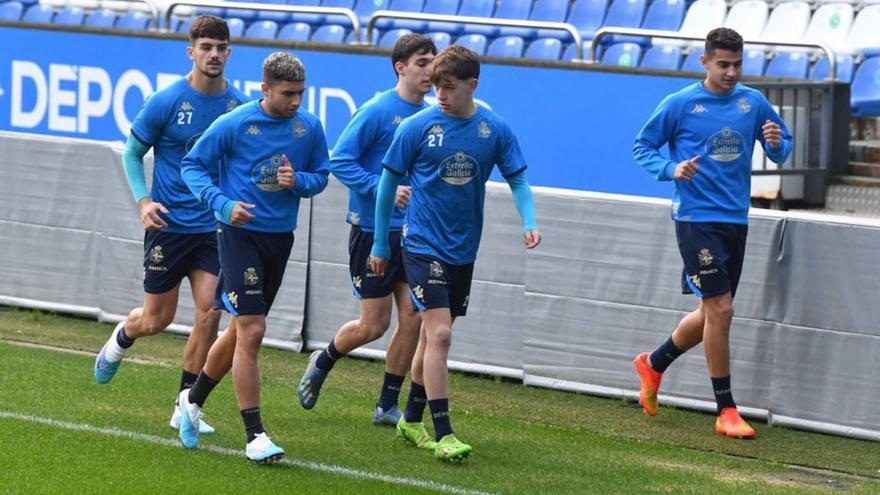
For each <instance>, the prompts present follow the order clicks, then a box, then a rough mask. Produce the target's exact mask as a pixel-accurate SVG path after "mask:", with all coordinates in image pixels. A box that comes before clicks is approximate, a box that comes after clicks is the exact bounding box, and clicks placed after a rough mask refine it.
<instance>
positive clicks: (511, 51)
mask: <svg viewBox="0 0 880 495" xmlns="http://www.w3.org/2000/svg"><path fill="white" fill-rule="evenodd" d="M523 45H524V42H523V39H522V38H520V37H519V36H501V37H500V38H495V40H494V41H492V44H491V45H489V49H488V50H486V55H489V56H491V57H514V58H519V57H522V55H523Z"/></svg>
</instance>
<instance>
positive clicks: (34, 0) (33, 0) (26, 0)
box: [18, 0, 40, 10]
mask: <svg viewBox="0 0 880 495" xmlns="http://www.w3.org/2000/svg"><path fill="white" fill-rule="evenodd" d="M18 3H20V4H21V5H22V6H23V7H24V10H27V9H28V8H30V7H31V5H37V4H38V3H40V0H19V2H18Z"/></svg>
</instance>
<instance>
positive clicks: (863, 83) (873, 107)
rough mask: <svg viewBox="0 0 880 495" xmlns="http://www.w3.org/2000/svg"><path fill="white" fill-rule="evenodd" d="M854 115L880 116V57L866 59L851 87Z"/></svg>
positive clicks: (851, 102)
mask: <svg viewBox="0 0 880 495" xmlns="http://www.w3.org/2000/svg"><path fill="white" fill-rule="evenodd" d="M850 104H851V106H852V116H853V117H880V57H871V58H867V59H865V61H864V62H862V65H860V66H859V70H858V71H856V77H855V78H853V82H852V87H851V88H850Z"/></svg>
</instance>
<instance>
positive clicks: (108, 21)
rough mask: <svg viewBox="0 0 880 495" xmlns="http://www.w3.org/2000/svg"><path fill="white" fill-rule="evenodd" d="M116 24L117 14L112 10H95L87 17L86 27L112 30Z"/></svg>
mask: <svg viewBox="0 0 880 495" xmlns="http://www.w3.org/2000/svg"><path fill="white" fill-rule="evenodd" d="M114 24H116V12H114V11H112V10H110V9H100V10H95V11H93V12H92V13H90V14H89V15H88V16H86V20H85V22H83V25H84V26H89V27H100V28H112V27H113V25H114Z"/></svg>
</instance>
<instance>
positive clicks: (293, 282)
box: [266, 261, 308, 349]
mask: <svg viewBox="0 0 880 495" xmlns="http://www.w3.org/2000/svg"><path fill="white" fill-rule="evenodd" d="M307 271H308V264H306V263H300V262H298V261H289V262H288V263H287V269H286V270H285V271H284V281H283V282H282V283H281V289H280V290H279V291H278V295H277V296H276V297H275V303H274V304H273V305H272V310H271V311H270V312H269V318H268V320H267V323H268V326H267V328H266V338H267V339H274V340H281V341H285V342H290V343H291V344H292V345H293V347H294V348H295V349H300V348H301V347H302V342H303V341H302V330H303V320H304V315H305V313H304V308H305V304H306V273H307Z"/></svg>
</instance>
